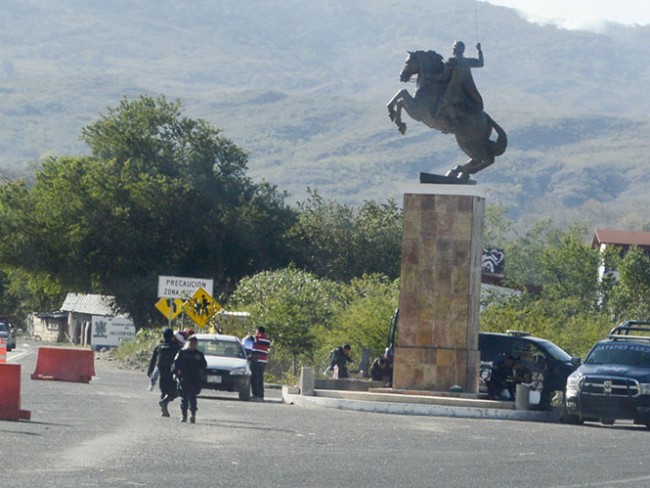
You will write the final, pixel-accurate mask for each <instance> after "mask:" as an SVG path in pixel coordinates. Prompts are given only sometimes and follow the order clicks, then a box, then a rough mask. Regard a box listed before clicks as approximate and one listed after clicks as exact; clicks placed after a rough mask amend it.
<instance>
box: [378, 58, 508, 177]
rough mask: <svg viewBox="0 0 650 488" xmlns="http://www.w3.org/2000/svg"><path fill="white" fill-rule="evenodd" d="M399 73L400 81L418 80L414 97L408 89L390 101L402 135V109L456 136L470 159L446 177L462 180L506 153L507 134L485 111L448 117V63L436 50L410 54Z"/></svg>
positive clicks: (471, 111) (404, 127)
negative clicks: (415, 77) (415, 76)
mask: <svg viewBox="0 0 650 488" xmlns="http://www.w3.org/2000/svg"><path fill="white" fill-rule="evenodd" d="M408 53H409V55H408V57H407V59H406V62H405V63H404V67H403V68H402V71H401V73H400V81H402V82H407V81H410V80H411V78H412V77H413V76H414V75H417V79H416V91H415V97H412V96H411V94H410V93H409V92H408V90H406V89H405V88H404V89H402V90H400V91H398V92H397V94H395V96H394V97H393V98H392V99H391V100H390V102H388V104H387V107H388V115H389V117H390V119H391V120H392V121H393V122H395V124H396V125H397V128H398V129H399V131H400V133H401V134H404V133H405V132H406V124H405V123H404V122H402V109H404V110H406V113H408V114H409V116H410V117H411V118H412V119H413V120H416V121H418V122H422V123H424V124H425V125H427V126H428V127H430V128H432V129H436V130H439V131H441V132H443V133H445V134H447V133H451V134H454V135H455V136H456V141H457V142H458V145H459V146H460V148H461V149H462V150H463V152H464V153H465V154H467V155H468V156H469V157H470V158H471V159H470V160H469V161H468V162H467V163H465V164H464V165H462V166H456V167H455V168H454V169H452V170H451V171H449V172H448V173H447V176H450V177H453V178H458V179H461V180H467V179H469V176H470V175H472V174H474V173H476V172H478V171H480V170H482V169H484V168H487V167H488V166H490V165H491V164H492V163H494V159H495V158H496V157H497V156H500V155H501V154H503V153H504V152H505V150H506V147H507V145H508V138H507V136H506V133H505V131H504V130H503V129H502V128H501V127H500V126H499V124H497V123H496V122H495V121H494V120H492V118H491V117H490V116H489V115H488V114H487V113H485V111H483V110H482V109H479V110H469V111H464V112H462V114H461V115H460V116H459V117H458V118H457V119H452V118H450V117H448V116H447V115H446V114H445V113H443V112H444V111H443V110H442V107H443V105H444V103H445V102H444V95H445V92H446V90H447V80H445V76H443V74H444V71H445V62H444V60H443V57H442V56H441V55H440V54H438V53H437V52H435V51H414V52H412V51H409V52H408ZM493 129H494V131H495V132H496V133H497V139H496V141H492V140H490V136H491V134H492V130H493Z"/></svg>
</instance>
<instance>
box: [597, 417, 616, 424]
mask: <svg viewBox="0 0 650 488" xmlns="http://www.w3.org/2000/svg"><path fill="white" fill-rule="evenodd" d="M600 423H601V424H603V425H614V419H610V418H609V417H603V418H602V419H600Z"/></svg>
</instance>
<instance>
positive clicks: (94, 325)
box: [27, 293, 135, 350]
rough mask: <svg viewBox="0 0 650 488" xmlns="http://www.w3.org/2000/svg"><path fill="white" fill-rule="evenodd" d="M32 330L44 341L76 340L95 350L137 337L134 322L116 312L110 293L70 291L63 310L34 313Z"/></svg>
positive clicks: (29, 328)
mask: <svg viewBox="0 0 650 488" xmlns="http://www.w3.org/2000/svg"><path fill="white" fill-rule="evenodd" d="M27 327H28V331H29V333H30V334H31V335H32V336H33V337H36V338H39V339H41V340H43V341H52V342H72V343H74V344H82V345H87V346H92V348H93V349H96V350H98V349H104V348H108V347H115V346H117V345H119V343H120V342H122V341H123V340H125V339H131V338H133V337H134V336H135V326H134V324H133V321H132V320H131V319H130V318H129V317H126V316H124V315H120V314H118V313H116V310H115V307H114V298H113V297H111V296H107V295H84V294H79V293H68V294H67V295H66V297H65V300H64V301H63V305H61V310H60V311H58V312H53V313H31V314H30V315H29V316H28V317H27Z"/></svg>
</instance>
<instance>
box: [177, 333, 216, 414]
mask: <svg viewBox="0 0 650 488" xmlns="http://www.w3.org/2000/svg"><path fill="white" fill-rule="evenodd" d="M198 344H199V341H198V339H197V338H196V336H195V335H192V336H190V337H188V339H187V344H186V346H185V348H183V349H181V350H180V351H179V352H178V355H177V356H176V359H175V360H174V365H173V366H172V372H173V373H174V374H175V375H176V377H177V378H178V382H179V385H180V388H179V390H180V391H179V393H180V395H181V415H182V416H181V422H187V410H188V409H189V411H190V414H191V417H190V422H191V423H194V422H196V411H197V409H198V407H197V404H196V397H197V396H198V394H199V393H201V382H202V381H203V375H204V374H205V369H206V368H207V367H208V363H207V362H206V360H205V356H204V355H203V353H202V352H201V351H200V350H199V349H198V348H197V346H198Z"/></svg>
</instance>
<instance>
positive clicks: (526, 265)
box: [481, 220, 611, 354]
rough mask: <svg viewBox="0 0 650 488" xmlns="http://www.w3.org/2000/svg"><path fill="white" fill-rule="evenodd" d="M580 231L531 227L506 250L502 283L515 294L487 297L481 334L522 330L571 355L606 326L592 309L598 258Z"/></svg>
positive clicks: (539, 225)
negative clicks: (551, 343) (515, 291)
mask: <svg viewBox="0 0 650 488" xmlns="http://www.w3.org/2000/svg"><path fill="white" fill-rule="evenodd" d="M585 233H586V230H585V227H584V226H582V225H580V224H574V225H573V226H570V227H568V228H566V229H560V228H556V227H554V226H553V225H552V222H551V221H548V220H545V221H541V222H539V223H537V224H536V225H535V226H533V228H532V229H531V230H530V231H529V232H528V233H527V234H526V235H524V236H523V237H521V238H519V239H517V240H516V241H513V242H511V243H509V244H508V246H506V269H505V277H506V282H507V283H508V284H509V285H510V286H511V287H513V288H516V289H518V290H519V294H516V295H513V296H509V297H504V296H493V297H492V300H491V301H488V303H484V305H487V306H486V308H485V310H484V311H483V312H482V313H481V330H485V331H499V332H503V331H505V330H507V329H517V330H525V331H527V332H530V333H532V334H535V335H539V336H541V337H545V338H547V339H550V340H552V341H553V342H555V343H557V344H558V345H560V346H562V347H564V348H566V349H567V350H569V351H572V352H574V353H576V354H583V353H585V352H586V351H587V350H588V349H589V347H591V345H592V344H593V343H594V342H595V341H596V340H597V339H599V338H601V337H602V336H603V335H604V334H605V333H606V332H607V331H608V330H609V328H610V327H611V319H610V318H609V317H608V316H607V315H606V314H604V313H602V312H601V311H600V309H599V307H598V303H599V300H600V298H601V296H602V295H601V284H600V283H599V281H598V266H599V264H600V256H599V254H598V251H597V250H596V249H592V248H591V246H590V245H589V244H588V243H587V242H585V239H584V235H585Z"/></svg>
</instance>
